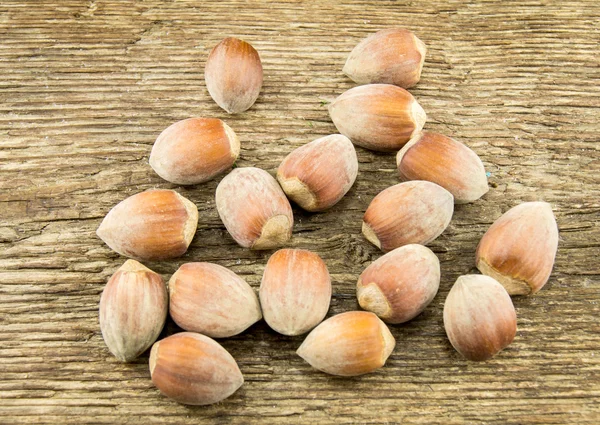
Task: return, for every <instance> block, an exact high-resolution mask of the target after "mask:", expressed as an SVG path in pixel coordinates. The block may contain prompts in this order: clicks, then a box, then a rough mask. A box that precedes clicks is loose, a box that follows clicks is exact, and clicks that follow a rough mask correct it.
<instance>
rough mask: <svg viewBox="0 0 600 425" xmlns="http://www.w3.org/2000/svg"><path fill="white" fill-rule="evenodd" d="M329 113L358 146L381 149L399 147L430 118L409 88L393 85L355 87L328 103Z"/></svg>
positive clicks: (386, 149) (339, 129)
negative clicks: (407, 89)
mask: <svg viewBox="0 0 600 425" xmlns="http://www.w3.org/2000/svg"><path fill="white" fill-rule="evenodd" d="M329 115H330V116H331V119H332V120H333V123H334V124H335V126H336V127H337V129H338V131H339V132H340V133H342V134H343V135H344V136H346V137H348V138H349V139H350V140H352V142H353V143H354V144H355V145H358V146H362V147H363V148H366V149H371V150H374V151H382V152H391V151H397V150H398V149H400V148H401V147H402V146H403V145H404V144H405V143H406V142H408V141H409V140H410V139H411V138H412V137H413V136H414V135H415V134H417V133H419V132H420V131H421V129H422V128H423V125H424V124H425V120H426V118H427V116H426V114H425V111H424V110H423V108H421V105H419V103H418V102H417V101H416V100H415V98H414V97H413V96H412V95H411V94H410V93H409V92H408V91H406V90H404V89H403V88H400V87H397V86H393V85H391V84H368V85H365V86H358V87H354V88H352V89H350V90H348V91H346V92H345V93H343V94H342V95H341V96H339V97H338V98H337V99H335V100H334V101H333V103H331V104H330V105H329Z"/></svg>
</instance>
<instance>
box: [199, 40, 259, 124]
mask: <svg viewBox="0 0 600 425" xmlns="http://www.w3.org/2000/svg"><path fill="white" fill-rule="evenodd" d="M204 78H205V80H206V87H207V88H208V92H209V93H210V96H211V97H212V98H213V100H214V101H215V102H216V103H217V105H219V106H220V107H221V108H223V109H224V110H226V111H227V112H229V113H231V114H235V113H238V112H243V111H245V110H247V109H249V108H250V107H251V106H252V105H253V104H254V102H255V101H256V98H257V97H258V94H259V93H260V89H261V87H262V83H263V68H262V63H261V62H260V57H259V55H258V52H257V51H256V50H255V49H254V47H252V46H251V45H250V44H249V43H246V42H245V41H243V40H240V39H237V38H233V37H228V38H226V39H224V40H222V41H221V42H220V43H219V44H217V45H216V46H215V47H214V48H213V49H212V51H211V52H210V55H209V56H208V60H207V61H206V68H205V70H204Z"/></svg>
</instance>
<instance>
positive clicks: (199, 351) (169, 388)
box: [150, 332, 244, 405]
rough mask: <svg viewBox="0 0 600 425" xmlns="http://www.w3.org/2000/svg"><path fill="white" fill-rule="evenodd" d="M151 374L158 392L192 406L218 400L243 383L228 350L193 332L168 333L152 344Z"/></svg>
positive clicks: (234, 390) (230, 393)
mask: <svg viewBox="0 0 600 425" xmlns="http://www.w3.org/2000/svg"><path fill="white" fill-rule="evenodd" d="M150 375H151V376H152V382H153V383H154V385H156V387H157V388H158V389H159V390H160V392H161V393H163V394H164V395H166V396H167V397H169V398H171V399H173V400H175V401H177V402H179V403H182V404H191V405H205V404H212V403H217V402H219V401H221V400H223V399H226V398H227V397H229V396H230V395H232V394H233V393H234V392H236V391H237V389H238V388H239V387H241V386H242V384H243V383H244V377H243V376H242V372H240V369H239V367H238V365H237V363H236V362H235V360H234V358H233V357H232V356H231V354H229V353H228V352H227V350H225V349H224V348H223V347H222V346H221V345H219V344H218V343H217V342H216V341H214V340H213V339H210V338H209V337H207V336H204V335H200V334H197V333H192V332H182V333H178V334H175V335H171V336H169V337H167V338H165V339H162V340H160V341H158V342H156V343H155V344H154V345H153V346H152V351H151V352H150Z"/></svg>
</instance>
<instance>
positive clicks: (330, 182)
mask: <svg viewBox="0 0 600 425" xmlns="http://www.w3.org/2000/svg"><path fill="white" fill-rule="evenodd" d="M357 174H358V159H357V157H356V150H355V149H354V146H353V145H352V142H351V141H350V139H348V138H347V137H346V136H342V135H341V134H332V135H330V136H325V137H321V138H320V139H317V140H313V141H312V142H310V143H307V144H306V145H304V146H301V147H299V148H298V149H295V150H294V151H292V152H291V153H290V154H289V155H288V156H287V157H285V159H284V160H283V161H282V163H281V165H280V166H279V169H278V170H277V180H278V181H279V184H280V185H281V187H282V188H283V191H284V192H285V193H286V195H287V196H288V197H289V198H290V199H291V200H292V201H294V202H295V203H297V204H298V205H300V206H301V207H302V208H303V209H305V210H307V211H323V210H325V209H327V208H330V207H332V206H333V205H335V204H336V203H337V202H338V201H339V200H340V199H342V197H343V196H344V195H345V194H346V193H347V192H348V190H350V188H351V187H352V185H353V184H354V181H355V180H356V176H357Z"/></svg>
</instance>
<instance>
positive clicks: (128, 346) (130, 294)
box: [99, 260, 168, 362]
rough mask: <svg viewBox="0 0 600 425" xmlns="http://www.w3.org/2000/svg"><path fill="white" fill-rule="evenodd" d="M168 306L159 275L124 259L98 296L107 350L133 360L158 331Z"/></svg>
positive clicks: (120, 357) (123, 358) (154, 338)
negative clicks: (123, 262)
mask: <svg viewBox="0 0 600 425" xmlns="http://www.w3.org/2000/svg"><path fill="white" fill-rule="evenodd" d="M167 308H168V300H167V288H166V286H165V283H164V282H163V280H162V278H161V277H160V275H158V274H157V273H155V272H153V271H152V270H150V269H149V268H147V267H145V266H143V265H142V264H140V263H138V262H137V261H135V260H127V261H126V262H125V264H123V265H122V266H121V267H120V268H119V269H118V270H117V271H116V272H115V274H113V275H112V276H111V278H110V279H109V280H108V283H107V284H106V286H105V287H104V291H102V296H101V297H100V314H99V320H100V330H101V331H102V338H104V342H105V343H106V346H107V347H108V349H109V350H110V352H111V353H112V354H114V356H115V357H116V358H117V359H119V360H120V361H122V362H130V361H132V360H135V359H136V358H137V357H138V356H139V355H140V354H142V353H143V352H144V351H146V350H147V349H148V348H149V347H150V346H151V345H152V344H153V343H154V341H156V338H158V336H159V335H160V332H161V330H162V328H163V326H164V325H165V320H166V318H167Z"/></svg>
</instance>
